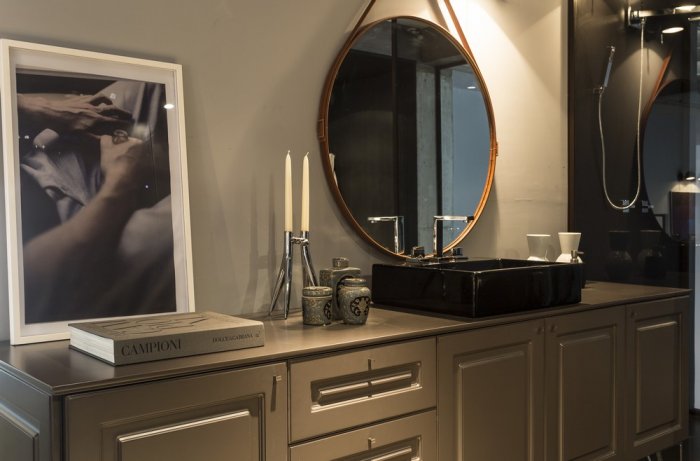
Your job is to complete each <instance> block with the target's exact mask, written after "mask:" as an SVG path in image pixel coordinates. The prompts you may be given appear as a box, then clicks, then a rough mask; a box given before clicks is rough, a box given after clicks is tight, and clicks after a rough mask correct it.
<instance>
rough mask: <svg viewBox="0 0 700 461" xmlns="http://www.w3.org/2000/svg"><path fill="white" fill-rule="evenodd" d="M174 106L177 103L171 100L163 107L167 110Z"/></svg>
mask: <svg viewBox="0 0 700 461" xmlns="http://www.w3.org/2000/svg"><path fill="white" fill-rule="evenodd" d="M174 108H175V104H173V103H171V102H169V103H167V104H166V105H164V106H163V109H167V110H170V109H174Z"/></svg>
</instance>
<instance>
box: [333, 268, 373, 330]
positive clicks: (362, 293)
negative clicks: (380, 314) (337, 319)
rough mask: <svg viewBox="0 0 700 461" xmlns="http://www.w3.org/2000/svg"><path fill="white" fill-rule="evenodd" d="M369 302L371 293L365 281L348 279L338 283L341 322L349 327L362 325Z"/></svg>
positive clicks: (355, 278) (367, 312)
mask: <svg viewBox="0 0 700 461" xmlns="http://www.w3.org/2000/svg"><path fill="white" fill-rule="evenodd" d="M370 302H371V293H370V289H369V288H368V287H367V281H366V280H365V279H363V278H359V277H349V278H346V279H344V280H343V281H342V282H341V283H340V289H339V291H338V305H339V307H340V312H341V315H342V318H343V322H345V323H347V324H351V325H362V324H364V323H365V322H366V321H367V315H369V305H370Z"/></svg>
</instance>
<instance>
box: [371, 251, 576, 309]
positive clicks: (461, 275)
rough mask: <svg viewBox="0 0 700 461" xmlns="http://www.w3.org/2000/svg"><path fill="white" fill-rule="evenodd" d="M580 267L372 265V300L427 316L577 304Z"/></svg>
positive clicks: (483, 262) (477, 262)
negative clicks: (431, 313) (420, 312)
mask: <svg viewBox="0 0 700 461" xmlns="http://www.w3.org/2000/svg"><path fill="white" fill-rule="evenodd" d="M582 266H583V265H582V264H580V263H554V262H540V261H527V260H519V259H469V260H458V261H453V262H442V263H435V264H422V265H408V264H406V265H390V264H375V265H374V266H372V301H373V302H375V303H377V304H384V305H387V306H400V307H408V308H412V309H420V310H424V311H430V312H439V313H445V314H452V315H459V316H463V317H484V316H488V315H498V314H506V313H512V312H522V311H528V310H532V309H539V308H542V307H551V306H558V305H562V304H575V303H578V302H580V301H581V286H582V285H583V283H582V282H583V273H582V272H583V270H582V269H583V267H582Z"/></svg>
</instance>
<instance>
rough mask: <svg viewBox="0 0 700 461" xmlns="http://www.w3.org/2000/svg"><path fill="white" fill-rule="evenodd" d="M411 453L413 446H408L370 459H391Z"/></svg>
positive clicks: (383, 460) (389, 460)
mask: <svg viewBox="0 0 700 461" xmlns="http://www.w3.org/2000/svg"><path fill="white" fill-rule="evenodd" d="M411 453H413V448H411V447H408V448H404V449H401V450H396V451H392V452H391V453H387V454H386V455H382V456H378V457H376V458H372V459H371V461H391V460H392V459H397V458H402V457H404V456H406V455H410V454H411ZM411 459H413V458H411ZM416 459H417V458H416Z"/></svg>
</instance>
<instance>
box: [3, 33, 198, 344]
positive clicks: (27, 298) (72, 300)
mask: <svg viewBox="0 0 700 461" xmlns="http://www.w3.org/2000/svg"><path fill="white" fill-rule="evenodd" d="M0 58H1V59H2V61H1V74H0V109H1V110H2V138H3V144H2V145H3V160H4V175H3V177H4V181H5V183H4V186H5V187H4V192H5V201H4V203H5V217H6V229H7V259H8V287H9V290H8V291H9V308H10V313H9V314H10V341H11V343H12V344H25V343H33V342H41V341H53V340H58V339H65V338H68V328H67V325H68V323H70V322H75V321H82V320H96V319H110V318H120V317H126V316H132V315H145V314H161V313H172V312H189V311H193V310H194V293H193V283H192V255H191V237H190V225H189V205H188V190H187V162H186V154H185V124H184V108H183V91H182V69H181V66H179V65H177V64H171V63H163V62H156V61H149V60H143V59H135V58H128V57H123V56H115V55H109V54H103V53H95V52H89V51H81V50H74V49H67V48H59V47H54V46H47V45H39V44H33V43H26V42H18V41H12V40H0Z"/></svg>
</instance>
